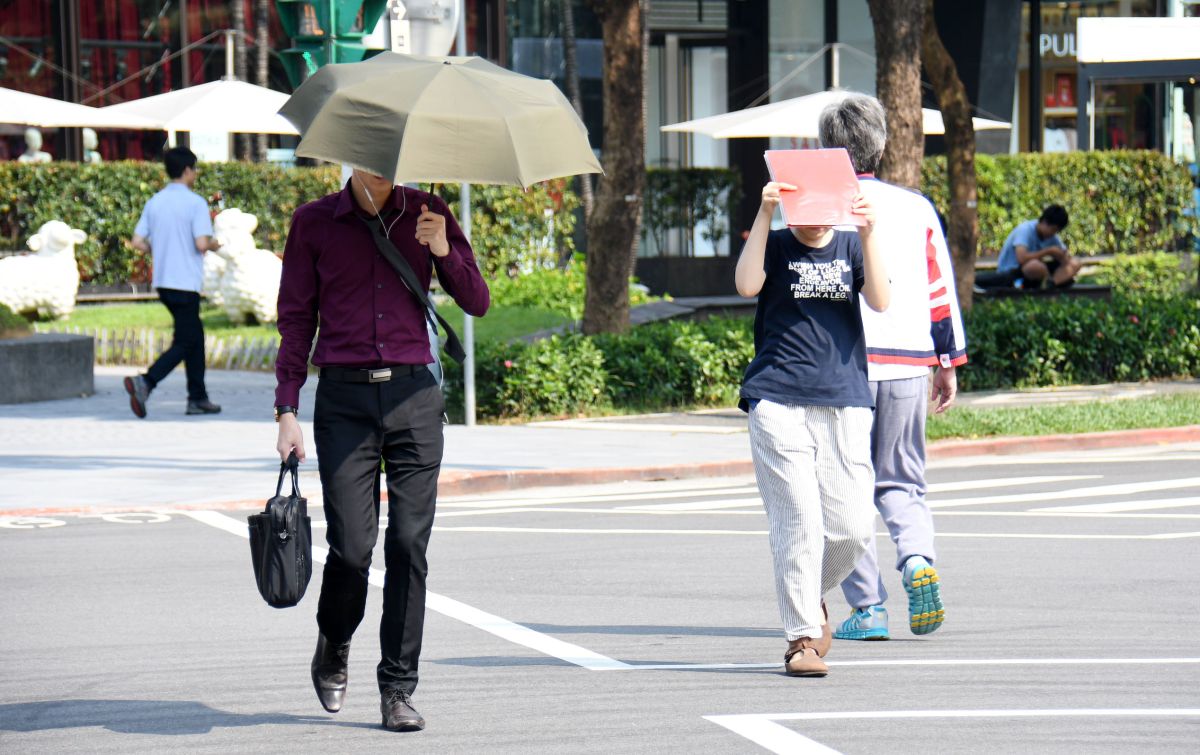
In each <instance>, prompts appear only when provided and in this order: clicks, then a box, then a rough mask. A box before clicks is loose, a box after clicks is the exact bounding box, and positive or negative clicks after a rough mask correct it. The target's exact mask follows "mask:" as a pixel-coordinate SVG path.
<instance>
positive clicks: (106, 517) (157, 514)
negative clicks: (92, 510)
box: [78, 511, 171, 524]
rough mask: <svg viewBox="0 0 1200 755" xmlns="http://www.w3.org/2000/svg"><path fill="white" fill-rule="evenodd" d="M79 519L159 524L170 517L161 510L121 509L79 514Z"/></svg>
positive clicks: (116, 522) (167, 520) (117, 522)
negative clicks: (110, 512) (106, 512)
mask: <svg viewBox="0 0 1200 755" xmlns="http://www.w3.org/2000/svg"><path fill="white" fill-rule="evenodd" d="M78 516H79V518H80V519H100V520H102V521H105V522H112V523H113V524H161V523H163V522H169V521H171V517H169V516H167V515H166V514H164V513H162V512H161V511H122V512H119V513H115V514H79V515H78Z"/></svg>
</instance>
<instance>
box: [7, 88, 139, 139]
mask: <svg viewBox="0 0 1200 755" xmlns="http://www.w3.org/2000/svg"><path fill="white" fill-rule="evenodd" d="M0 123H20V124H24V125H26V126H40V127H42V128H67V127H81V126H90V127H92V128H134V129H157V128H158V126H156V125H155V124H154V123H152V122H151V121H148V120H146V119H145V118H142V117H140V116H137V115H131V114H120V113H117V114H113V113H108V112H105V111H104V110H103V109H102V108H95V107H89V106H87V105H79V104H76V103H74V102H65V101H63V100H56V99H54V98H53V97H42V96H41V95H37V94H30V93H29V92H21V91H18V90H16V89H3V88H0Z"/></svg>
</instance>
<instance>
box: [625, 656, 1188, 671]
mask: <svg viewBox="0 0 1200 755" xmlns="http://www.w3.org/2000/svg"><path fill="white" fill-rule="evenodd" d="M825 663H827V664H828V665H830V666H1122V665H1128V666H1177V665H1191V664H1200V658H896V659H888V660H868V661H830V660H827V661H825ZM782 667H783V663H782V662H779V661H777V662H775V663H645V664H639V663H636V662H633V663H628V664H626V668H623V669H619V670H621V671H709V670H712V671H720V670H722V669H759V668H782ZM614 670H616V669H614Z"/></svg>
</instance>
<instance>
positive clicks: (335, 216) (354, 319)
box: [275, 183, 491, 407]
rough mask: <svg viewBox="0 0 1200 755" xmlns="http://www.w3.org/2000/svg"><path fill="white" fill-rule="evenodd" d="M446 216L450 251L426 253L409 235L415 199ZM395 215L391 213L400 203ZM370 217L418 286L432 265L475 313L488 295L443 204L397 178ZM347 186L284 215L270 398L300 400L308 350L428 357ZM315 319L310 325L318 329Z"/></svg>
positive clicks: (383, 359) (419, 322) (403, 360)
mask: <svg viewBox="0 0 1200 755" xmlns="http://www.w3.org/2000/svg"><path fill="white" fill-rule="evenodd" d="M422 204H426V205H428V206H429V209H430V210H432V211H433V212H436V213H439V214H441V215H444V216H445V217H446V239H447V241H449V243H450V253H449V254H447V255H446V256H445V257H435V256H434V254H433V252H431V251H430V250H429V247H427V246H422V245H421V244H420V243H418V242H417V240H416V232H417V216H418V215H420V214H421V205H422ZM402 209H403V210H404V212H403V214H400V211H401V210H402ZM380 217H382V218H383V219H384V220H385V222H386V223H387V224H389V225H390V224H391V223H392V222H393V221H395V225H392V226H391V231H390V233H389V234H388V237H389V238H390V239H391V240H392V243H393V244H395V245H396V248H397V249H398V250H399V251H400V253H401V254H402V255H404V259H406V260H407V261H408V264H409V265H411V266H412V269H413V272H415V273H416V275H417V280H418V281H420V282H421V284H422V285H423V286H425V287H426V288H428V287H429V281H430V278H431V276H432V271H433V269H435V268H436V269H437V276H438V281H439V282H440V283H441V284H442V288H443V289H444V290H445V291H446V293H448V294H450V296H451V297H452V298H453V299H454V301H455V302H456V303H457V304H458V306H459V307H461V308H462V310H463V311H464V312H466V313H468V314H471V315H474V316H476V317H479V316H481V315H483V314H484V313H485V312H487V309H488V305H489V304H490V301H491V298H490V294H489V293H488V287H487V283H485V282H484V280H483V276H482V275H480V273H479V268H478V266H476V264H475V255H474V253H473V252H472V251H471V245H470V243H469V242H468V241H467V239H466V237H465V236H464V235H463V232H462V229H461V228H459V227H458V222H457V221H455V219H454V216H453V215H452V214H451V213H450V210H449V208H448V207H447V206H446V203H445V202H444V201H442V199H441V198H440V197H438V196H436V195H432V194H427V193H425V192H423V191H418V190H416V189H409V188H406V187H400V186H397V187H396V188H395V189H393V191H392V194H391V196H390V197H389V198H388V200H387V202H386V203H385V204H384V206H383V207H382V208H380ZM361 218H368V219H369V220H370V222H371V223H378V222H379V220H378V219H377V218H374V217H371V216H369V215H367V214H366V213H365V212H363V211H362V210H361V209H359V207H358V204H357V202H356V201H355V199H354V195H353V194H351V191H350V184H349V183H347V184H346V186H345V188H343V189H342V191H340V192H338V193H337V194H330V195H329V196H326V197H322V198H321V199H318V200H316V201H315V202H309V203H308V204H306V205H303V206H301V207H300V208H298V209H297V210H296V212H295V214H294V215H293V216H292V225H291V229H290V230H289V231H288V238H287V245H286V246H285V247H284V253H283V278H282V281H281V283H280V286H279V335H280V343H279V356H278V358H277V359H276V361H275V378H276V380H277V382H278V385H277V387H276V388H275V405H276V406H296V407H298V406H299V405H300V387H301V386H302V385H304V381H305V380H306V379H307V377H308V355H309V350H310V349H311V348H312V342H313V336H314V335H316V336H317V346H316V349H313V351H312V362H313V364H315V365H317V366H318V367H334V366H336V367H383V366H386V365H394V364H429V363H430V362H432V361H433V355H432V353H431V352H430V350H429V335H428V332H427V331H426V329H425V327H426V326H425V323H426V320H425V313H424V312H423V311H422V309H421V305H420V303H419V302H418V301H417V299H416V297H415V296H413V295H412V293H410V292H409V291H408V289H406V288H405V287H404V283H403V281H401V280H400V276H399V275H398V274H397V273H396V271H395V269H394V268H393V267H392V266H391V265H390V264H388V261H387V260H386V259H384V257H383V255H382V254H380V253H379V250H378V249H377V248H376V247H375V242H374V241H372V240H371V235H370V232H369V231H368V229H367V226H366V225H365V224H364V223H363V221H362V219H361ZM318 319H319V323H320V332H319V333H318V328H317V325H318Z"/></svg>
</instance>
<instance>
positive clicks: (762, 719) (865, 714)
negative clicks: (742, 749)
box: [704, 708, 1200, 755]
mask: <svg viewBox="0 0 1200 755" xmlns="http://www.w3.org/2000/svg"><path fill="white" fill-rule="evenodd" d="M1114 716H1135V717H1136V716H1146V717H1171V718H1180V717H1183V718H1192V717H1195V716H1200V708H1067V709H1060V710H883V711H873V710H872V711H816V712H811V713H776V714H764V713H751V714H744V715H732V716H729V715H726V716H704V718H705V720H708V721H711V722H713V723H715V724H717V725H719V726H723V727H725V728H726V729H728V730H730V731H732V732H734V733H735V734H738V735H740V736H742V737H745V738H746V739H749V740H750V741H751V742H754V743H755V744H757V745H759V746H761V747H764V748H766V749H767V750H770V751H771V752H775V753H789V754H791V753H804V754H805V755H808V754H809V753H813V754H817V753H820V754H822V755H823V754H824V753H836V752H838V751H837V750H834V749H831V748H829V747H826V746H825V745H823V744H821V743H819V742H816V741H814V740H812V739H809V738H808V737H806V736H804V735H803V734H800V733H798V732H796V731H793V730H791V729H789V728H787V727H785V726H782V725H780V724H779V723H777V722H778V721H830V720H861V719H875V720H879V719H887V720H890V719H904V720H912V719H916V718H1066V717H1095V718H1111V717H1114Z"/></svg>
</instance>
